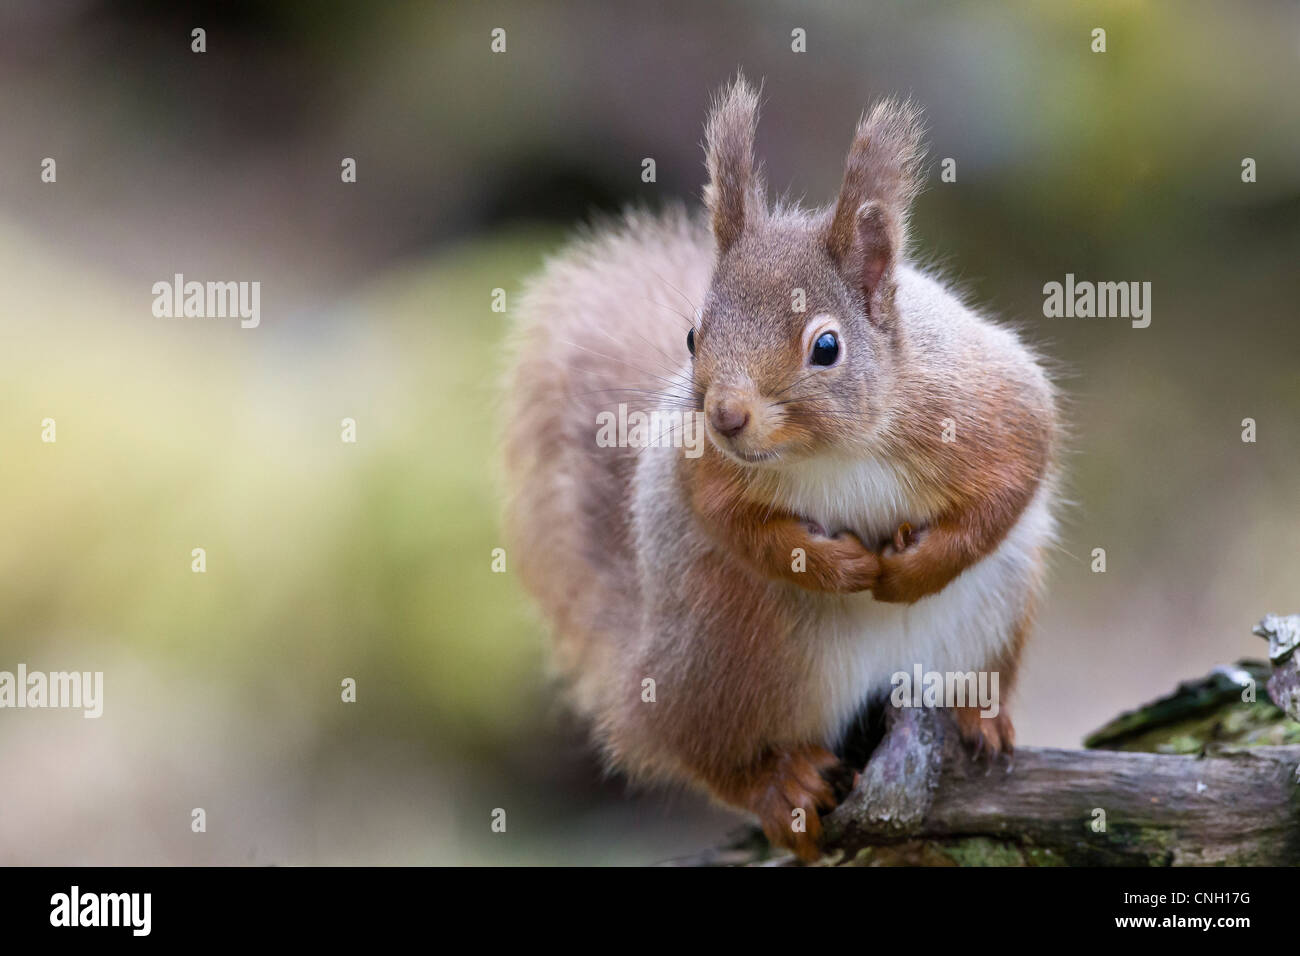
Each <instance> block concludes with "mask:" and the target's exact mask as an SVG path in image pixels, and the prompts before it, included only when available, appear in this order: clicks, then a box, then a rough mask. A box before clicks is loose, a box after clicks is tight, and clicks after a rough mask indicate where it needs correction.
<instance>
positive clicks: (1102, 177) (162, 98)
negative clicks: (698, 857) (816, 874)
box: [0, 0, 1300, 864]
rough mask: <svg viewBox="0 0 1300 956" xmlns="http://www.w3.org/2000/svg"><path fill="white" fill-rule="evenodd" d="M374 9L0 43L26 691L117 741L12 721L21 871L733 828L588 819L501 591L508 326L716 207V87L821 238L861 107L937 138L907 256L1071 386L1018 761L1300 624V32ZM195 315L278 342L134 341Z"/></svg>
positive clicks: (668, 842)
mask: <svg viewBox="0 0 1300 956" xmlns="http://www.w3.org/2000/svg"><path fill="white" fill-rule="evenodd" d="M378 6H380V7H381V9H372V8H370V7H368V6H365V5H359V4H343V3H314V2H307V0H300V2H286V3H253V2H231V3H221V4H217V3H212V4H200V5H198V6H197V7H196V8H194V12H182V11H180V10H179V9H178V8H175V7H174V6H173V5H172V4H167V3H163V2H161V0H157V2H142V0H136V2H130V3H110V2H86V0H62V2H39V0H15V2H12V3H9V4H6V6H5V10H4V11H3V13H0V19H2V20H3V24H2V28H0V128H3V129H4V131H5V133H4V135H3V137H0V476H3V482H4V494H3V496H0V529H2V531H3V533H0V670H10V671H12V670H14V669H16V666H17V664H18V663H19V662H24V663H26V664H27V666H28V667H29V668H31V669H41V670H60V669H75V670H102V671H104V674H105V704H104V707H105V710H104V716H103V717H102V718H100V719H99V720H86V719H83V718H82V716H81V714H80V713H79V712H75V711H52V710H46V711H13V710H0V774H2V775H3V779H4V786H3V787H0V862H3V863H110V864H127V863H255V864H264V863H286V864H307V863H502V862H509V863H560V864H568V863H580V862H601V863H607V862H649V861H653V860H658V859H663V858H665V857H669V856H672V855H674V854H680V853H684V852H687V851H689V850H691V849H693V848H696V847H698V846H700V845H702V844H703V843H704V842H706V841H709V840H712V839H715V838H716V837H717V836H718V835H720V834H721V833H723V832H725V831H726V830H727V829H728V828H729V827H730V826H732V825H734V823H735V822H736V818H734V817H732V816H731V815H729V814H727V813H724V812H722V811H720V810H715V809H711V808H708V807H706V806H704V805H703V804H702V803H701V801H699V800H698V799H696V798H694V797H689V796H681V795H677V796H674V795H664V794H641V795H628V794H626V793H625V792H624V788H623V787H622V785H621V784H620V783H619V782H618V781H617V780H605V779H603V778H602V775H601V772H600V768H599V766H598V764H597V763H596V762H595V761H594V759H593V758H592V757H591V755H590V754H589V753H588V750H587V747H586V745H585V742H584V739H583V736H582V733H581V730H580V728H577V727H575V726H574V725H573V723H572V721H571V720H569V719H568V718H566V717H565V716H564V709H563V707H562V705H561V703H560V702H559V701H557V699H556V695H555V693H554V690H553V687H552V686H551V684H550V683H549V680H548V678H547V676H546V669H545V668H546V665H545V635H544V632H543V630H542V628H541V626H540V624H539V622H538V621H537V619H536V618H535V616H534V615H533V614H532V612H531V611H530V609H529V607H528V605H527V603H526V601H525V600H524V599H523V597H522V595H521V593H520V592H519V589H518V586H517V582H515V581H514V580H512V578H511V576H510V575H509V574H505V575H494V574H492V573H490V571H489V563H490V554H491V549H492V548H494V547H496V546H498V545H499V544H500V539H499V531H498V521H497V517H498V495H497V491H496V485H495V480H496V474H495V469H496V467H497V466H496V458H497V456H496V451H495V446H496V431H497V429H498V424H499V423H498V420H497V413H496V408H497V401H498V390H497V378H498V372H499V369H500V367H501V364H502V361H503V356H502V353H501V341H502V337H503V334H504V330H505V322H506V319H507V317H503V316H501V315H499V314H496V313H493V312H492V311H491V310H490V308H489V306H490V295H491V290H492V289H493V288H495V287H502V288H505V289H506V290H507V292H508V294H509V295H510V296H513V294H514V293H515V292H517V291H518V289H519V288H520V286H521V284H522V282H523V281H524V280H525V278H526V277H527V276H528V275H529V274H530V273H531V272H533V271H534V270H536V269H537V268H538V267H539V265H540V263H541V261H542V258H543V256H544V255H546V254H547V253H548V252H551V251H553V250H555V249H556V248H557V247H558V245H559V244H560V243H562V242H563V241H564V237H565V235H566V233H567V231H568V230H569V229H570V228H571V227H572V226H573V225H575V224H577V223H578V222H580V221H582V220H583V219H584V218H585V217H586V216H587V215H588V214H590V213H591V212H592V211H599V210H615V209H617V208H619V207H620V206H622V205H624V204H626V203H644V204H648V205H651V206H656V205H659V204H662V203H664V202H667V201H669V200H672V199H675V198H685V199H687V200H690V201H694V199H695V197H697V196H698V190H699V187H700V185H701V182H702V177H703V169H702V162H701V156H700V151H699V141H700V139H701V124H702V121H703V117H704V113H705V109H706V106H707V102H708V98H709V96H710V94H711V93H712V91H713V90H714V89H716V87H717V86H718V85H719V84H720V83H721V82H723V80H725V79H726V78H727V77H728V76H729V75H731V74H732V73H734V71H735V69H736V68H737V67H738V66H741V67H743V68H744V69H745V71H746V72H747V73H748V74H749V75H750V76H751V77H754V78H761V79H763V80H764V82H765V86H764V96H765V113H764V120H763V123H762V126H761V129H760V133H759V150H760V152H761V154H762V156H763V158H764V160H765V162H766V164H767V170H768V178H769V181H770V182H771V183H772V185H773V186H774V187H775V188H776V189H777V190H778V191H779V190H788V191H789V192H790V193H791V194H792V195H795V196H799V195H805V196H807V197H808V199H809V201H810V202H820V201H823V200H824V199H827V198H829V197H830V196H831V195H832V193H833V190H834V188H835V186H836V184H837V182H838V179H839V175H840V170H841V163H842V161H843V155H844V151H845V149H846V148H847V145H848V140H849V136H850V133H851V131H852V128H853V124H854V122H855V121H856V119H857V116H858V113H859V111H860V110H861V109H862V107H863V106H864V105H866V104H867V103H868V102H869V101H871V100H872V99H873V98H875V97H876V96H879V95H882V94H885V93H894V92H898V93H910V94H912V95H913V96H915V97H916V98H917V99H918V100H919V101H920V102H921V103H922V104H923V105H924V106H925V107H926V108H927V115H928V119H929V123H930V125H931V136H930V144H931V158H932V161H935V162H937V161H938V160H939V159H942V158H944V157H954V158H956V160H957V164H958V167H957V168H958V180H957V182H956V183H952V184H942V183H939V182H938V179H937V171H936V175H935V176H934V177H933V178H932V179H933V181H932V185H931V187H930V189H929V191H928V192H927V193H926V194H925V195H924V196H923V198H922V199H921V201H920V204H919V206H918V209H917V213H916V216H915V226H914V232H915V235H916V238H917V241H918V247H919V249H920V251H921V254H922V255H923V256H924V257H925V258H927V259H929V260H932V261H934V262H936V263H939V264H941V265H942V266H943V268H944V269H945V270H946V271H947V273H948V274H950V275H951V276H953V277H954V278H955V279H957V280H958V281H960V282H961V283H962V284H963V285H965V286H966V287H967V288H968V289H969V290H970V293H971V295H972V297H973V298H974V299H975V301H977V302H979V303H980V304H982V305H983V306H985V307H987V308H989V309H991V310H994V311H996V312H997V313H998V314H1000V315H1002V316H1005V317H1007V318H1008V319H1010V320H1013V321H1015V322H1017V323H1018V324H1020V325H1021V327H1022V328H1024V330H1025V333H1026V335H1027V336H1028V337H1029V338H1030V339H1032V340H1033V341H1034V342H1036V343H1038V344H1039V345H1040V346H1041V347H1042V349H1043V350H1044V351H1045V352H1046V353H1047V354H1048V355H1050V356H1051V357H1052V359H1053V360H1054V361H1055V362H1056V363H1057V365H1058V366H1059V367H1060V370H1061V381H1062V384H1063V386H1064V388H1065V389H1066V391H1067V393H1068V395H1069V400H1070V411H1069V414H1070V418H1071V421H1072V426H1073V439H1072V450H1071V457H1070V461H1069V471H1070V475H1071V489H1070V490H1071V496H1072V499H1073V502H1074V504H1073V505H1072V507H1071V510H1070V512H1069V514H1068V515H1067V524H1066V528H1065V533H1064V536H1063V540H1062V547H1061V551H1060V553H1059V555H1058V557H1057V560H1056V562H1055V569H1054V573H1053V578H1052V587H1051V592H1050V597H1049V599H1048V601H1047V603H1046V606H1045V608H1044V613H1043V615H1042V621H1041V625H1040V627H1039V629H1038V635H1037V638H1036V640H1035V641H1034V643H1033V644H1032V645H1031V649H1030V651H1029V656H1028V660H1027V665H1026V672H1025V675H1024V678H1023V681H1022V695H1021V698H1020V702H1019V704H1018V706H1017V711H1018V720H1017V726H1018V729H1019V732H1020V734H1021V739H1022V741H1023V742H1025V743H1031V744H1058V745H1076V744H1077V743H1078V741H1079V739H1080V737H1081V736H1082V735H1083V734H1084V733H1085V732H1086V731H1088V730H1089V729H1091V728H1093V727H1095V726H1096V725H1098V724H1100V723H1102V722H1103V721H1105V720H1106V719H1107V718H1109V717H1110V716H1112V715H1113V714H1114V713H1115V712H1116V711H1117V710H1119V709H1122V708H1124V707H1127V706H1131V705H1133V704H1136V703H1138V702H1140V701H1142V700H1145V699H1147V698H1149V697H1151V696H1154V695H1156V694H1159V693H1162V692H1164V691H1165V690H1167V689H1169V688H1171V687H1172V686H1173V685H1174V684H1175V683H1176V682H1177V681H1178V680H1179V679H1182V678H1187V677H1192V676H1196V675H1199V674H1201V673H1203V672H1205V671H1206V670H1208V669H1209V668H1211V667H1213V666H1215V665H1217V664H1220V663H1224V662H1227V661H1231V660H1233V659H1235V658H1237V657H1240V656H1243V655H1253V656H1262V651H1263V649H1264V648H1263V643H1262V642H1261V641H1259V640H1258V639H1257V638H1253V637H1251V636H1250V626H1251V624H1252V623H1253V622H1254V621H1256V620H1257V619H1258V618H1260V617H1261V616H1262V615H1263V614H1264V613H1265V612H1267V611H1278V612H1292V611H1296V610H1297V603H1298V602H1297V587H1296V584H1297V580H1300V554H1298V553H1297V540H1300V537H1298V535H1297V532H1298V531H1300V508H1298V507H1297V506H1298V504H1300V500H1298V499H1300V495H1298V494H1297V492H1300V471H1297V461H1298V460H1300V456H1298V455H1297V450H1298V449H1300V381H1298V378H1297V361H1296V360H1297V352H1298V351H1300V329H1298V328H1297V323H1296V305H1295V304H1296V302H1297V293H1298V292H1300V282H1298V281H1297V275H1300V271H1298V270H1297V269H1296V263H1297V261H1300V124H1298V123H1297V118H1298V116H1297V113H1298V112H1300V101H1297V98H1296V96H1295V90H1296V88H1297V77H1298V75H1300V9H1298V8H1296V7H1295V6H1293V5H1290V4H1281V3H1263V2H1261V3H1242V4H1226V3H1201V2H1173V0H1169V2H1165V3H1158V2H1157V3H1144V4H1131V3H1118V2H1116V3H1101V4H1086V5H1085V4H1040V3H1030V2H1028V0H1026V2H1021V3H1011V4H1003V5H998V6H997V7H990V5H987V4H976V3H970V4H965V3H930V4H916V3H912V4H905V3H897V4H893V3H891V4H867V3H861V4H859V3H814V4H806V3H794V2H789V3H780V2H770V0H769V2H741V0H732V2H722V3H717V4H710V5H704V4H697V3H689V2H686V0H672V2H667V3H660V4H645V5H640V6H637V7H631V6H627V7H625V6H623V5H612V4H601V3H597V2H595V0H591V2H566V3H564V4H559V5H542V4H529V3H525V2H522V0H519V2H495V3H488V2H481V3H471V2H468V0H452V2H438V3H404V4H401V3H399V4H392V5H387V4H385V5H378ZM196 26H201V27H203V28H205V29H206V31H207V49H208V52H206V53H204V54H194V53H192V52H190V30H191V29H192V28H194V27H196ZM494 27H503V28H505V29H506V30H507V37H508V41H507V52H506V53H505V54H504V55H496V56H494V55H493V54H492V53H491V52H490V50H489V33H490V30H491V29H492V28H494ZM795 27H802V28H804V29H805V30H806V31H807V36H808V52H807V53H803V54H795V53H792V52H791V50H790V31H791V30H792V29H793V28H795ZM1094 27H1103V28H1105V29H1106V31H1107V46H1108V49H1107V52H1106V53H1104V54H1094V53H1092V52H1090V49H1089V46H1090V31H1091V30H1092V29H1093V28H1094ZM646 156H652V157H654V158H655V160H656V164H657V171H658V182H656V183H654V184H645V183H642V182H641V179H640V172H641V159H642V158H643V157H646ZM45 157H53V158H55V160H56V162H57V175H58V179H57V182H56V183H53V184H48V183H42V182H41V180H40V164H41V161H42V159H43V158H45ZM343 157H355V158H356V160H357V164H358V181H357V182H356V183H355V184H347V185H345V184H343V183H341V182H340V177H339V164H340V161H341V159H342V158H343ZM1243 157H1252V158H1254V159H1255V160H1256V162H1257V164H1258V182H1256V183H1253V184H1245V183H1243V182H1242V181H1241V175H1240V171H1241V161H1242V159H1243ZM177 272H182V273H185V274H186V276H187V277H190V278H195V279H200V280H206V279H221V280H227V279H229V280H257V281H260V282H261V283H262V298H261V308H262V321H261V325H260V327H259V328H257V329H250V330H242V329H240V328H239V325H238V321H237V320H221V319H212V320H209V319H159V318H155V317H154V316H153V314H152V312H151V304H152V301H153V295H152V293H151V286H152V284H153V283H154V282H157V281H160V280H163V281H169V280H170V279H171V277H172V275H173V274H174V273H177ZM1067 272H1072V273H1074V274H1075V275H1076V276H1078V277H1079V278H1081V279H1084V278H1086V279H1092V280H1114V281H1119V280H1132V281H1150V282H1151V283H1152V285H1153V318H1152V324H1151V326H1150V328H1147V329H1142V330H1136V329H1132V328H1130V327H1129V325H1128V323H1127V322H1125V321H1123V320H1118V319H1106V320H1102V319H1093V320H1082V319H1074V320H1070V319H1045V318H1043V317H1042V286H1043V284H1044V283H1045V282H1049V281H1060V280H1061V279H1062V278H1063V277H1064V275H1065V274H1066V273H1067ZM344 417H352V418H355V419H356V421H357V423H358V424H357V428H358V441H357V443H356V444H344V443H342V442H341V441H340V438H339V432H340V428H339V422H340V420H341V419H342V418H344ZM1246 417H1251V418H1254V419H1255V420H1256V421H1257V423H1258V441H1257V443H1255V444H1244V443H1243V442H1242V441H1241V439H1240V432H1241V424H1240V423H1241V420H1242V419H1243V418H1246ZM45 418H53V419H55V420H56V422H57V435H58V440H57V442H56V443H54V444H46V443H42V442H41V440H40V435H41V422H42V420H43V419H45ZM195 547H203V548H205V549H206V551H207V563H208V570H207V573H206V574H202V575H200V574H194V573H192V572H191V570H190V561H191V558H190V553H191V549H193V548H195ZM1094 547H1104V548H1105V549H1106V551H1107V556H1108V571H1107V573H1106V574H1093V573H1091V572H1090V570H1089V555H1090V552H1091V550H1092V549H1093V548H1094ZM344 677H352V678H355V679H356V681H357V685H358V700H357V703H355V704H343V703H342V702H341V701H340V699H339V683H340V681H341V680H342V679H343V678H344ZM195 807H202V808H204V809H205V810H206V811H207V818H208V822H207V832H206V833H204V834H193V833H191V831H190V813H191V810H192V808H195ZM497 807H501V808H504V809H505V810H506V812H507V819H508V830H507V832H506V833H505V834H493V833H491V832H490V829H489V823H490V819H491V813H492V810H493V809H494V808H497Z"/></svg>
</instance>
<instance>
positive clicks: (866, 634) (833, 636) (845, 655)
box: [780, 460, 1054, 742]
mask: <svg viewBox="0 0 1300 956" xmlns="http://www.w3.org/2000/svg"><path fill="white" fill-rule="evenodd" d="M839 464H840V467H834V468H826V469H822V468H820V467H810V468H807V469H800V470H799V471H798V472H792V473H790V474H787V475H785V476H783V481H782V482H781V489H780V496H781V498H782V499H783V503H784V504H785V505H786V506H787V507H788V508H790V509H791V510H792V511H794V512H795V513H796V514H803V515H807V516H809V517H811V518H813V519H814V520H816V521H818V522H820V523H822V524H823V525H824V526H825V527H826V528H827V530H830V531H834V530H838V529H841V528H849V529H852V530H854V531H856V532H857V533H858V534H860V535H862V536H863V537H864V540H868V542H869V543H870V541H874V540H878V539H883V538H885V537H888V536H889V535H890V534H891V533H892V532H893V530H894V529H895V528H896V527H897V526H898V524H899V522H901V521H910V522H912V523H913V524H917V525H919V524H922V523H924V521H925V520H926V518H927V517H928V515H927V514H926V512H925V506H924V504H923V503H922V502H920V501H919V500H917V499H916V498H914V497H913V496H912V494H911V493H910V487H909V486H910V482H909V481H908V479H907V476H906V475H905V474H903V473H901V472H900V470H898V469H897V468H895V467H893V466H891V465H889V464H887V463H884V462H879V461H873V460H864V461H862V462H859V463H854V464H853V466H852V467H847V468H846V467H843V463H839ZM1051 495H1052V493H1051V490H1050V488H1049V486H1048V485H1047V484H1046V483H1045V484H1044V485H1043V486H1042V487H1040V489H1039V491H1038V493H1037V494H1036V495H1035V497H1034V499H1033V500H1032V501H1031V502H1030V504H1029V506H1028V507H1027V508H1026V509H1025V511H1024V512H1023V513H1022V514H1021V515H1020V518H1019V519H1018V520H1017V522H1016V524H1015V525H1014V526H1013V527H1012V529H1011V531H1010V532H1009V533H1008V535H1007V537H1006V538H1004V539H1003V541H1002V543H1001V544H1000V545H999V546H998V548H997V549H996V550H994V551H993V552H992V553H991V554H989V555H988V556H987V557H985V558H984V559H982V560H981V561H979V562H978V563H977V564H975V565H973V566H971V567H970V568H968V569H967V570H966V571H965V572H963V573H962V574H961V575H959V576H958V577H957V578H956V579H955V580H954V581H953V582H952V583H950V584H949V585H948V586H947V587H946V588H944V589H943V590H942V591H940V592H939V593H938V594H934V595H931V596H930V597H927V598H923V599H922V600H920V601H917V602H916V603H915V604H911V605H904V604H886V603H884V602H880V601H876V600H875V599H874V598H872V597H871V595H870V594H866V593H864V594H855V595H849V596H846V597H825V598H822V597H819V598H818V599H816V600H815V601H813V602H812V622H811V624H810V628H809V633H807V634H806V639H807V641H808V650H809V652H810V654H811V655H812V657H813V660H814V664H813V667H812V668H811V669H810V674H809V679H810V682H811V686H809V687H808V688H807V693H806V695H805V700H806V701H807V704H808V706H807V707H806V708H805V709H804V712H803V713H802V715H801V717H802V720H801V723H802V724H803V726H802V727H801V728H800V729H801V731H802V732H804V733H809V734H814V735H817V736H820V737H823V738H824V739H826V740H827V741H828V742H834V741H836V740H837V739H838V738H839V736H840V735H841V734H842V733H843V731H844V730H845V728H846V726H847V724H848V723H849V721H851V720H852V719H853V717H854V716H855V714H856V713H857V712H858V709H859V708H860V707H861V706H862V704H863V703H864V702H865V700H866V699H867V697H869V696H870V695H871V694H873V693H876V692H881V691H885V690H888V689H889V687H890V677H891V676H892V675H893V674H895V673H896V672H898V671H906V672H908V673H911V671H912V669H913V667H914V666H915V665H917V664H919V665H921V667H922V669H923V670H925V671H940V672H947V671H961V672H965V671H972V670H980V669H982V668H984V667H986V666H988V665H989V664H990V663H991V661H992V660H993V659H994V658H995V657H996V656H997V654H998V652H999V651H1000V650H1001V649H1002V648H1003V647H1004V646H1005V645H1006V644H1007V642H1008V641H1009V640H1010V639H1011V637H1012V636H1013V634H1014V633H1015V629H1016V627H1017V626H1018V625H1019V623H1020V621H1021V619H1022V617H1023V616H1024V613H1025V610H1026V605H1027V602H1028V599H1029V597H1030V594H1031V591H1032V589H1033V587H1034V586H1035V582H1036V580H1037V578H1038V575H1037V567H1038V564H1039V562H1040V561H1041V556H1040V555H1041V551H1042V550H1043V548H1044V547H1045V546H1046V545H1047V544H1048V543H1049V542H1050V541H1051V539H1052V535H1053V532H1054V522H1053V516H1052V508H1051Z"/></svg>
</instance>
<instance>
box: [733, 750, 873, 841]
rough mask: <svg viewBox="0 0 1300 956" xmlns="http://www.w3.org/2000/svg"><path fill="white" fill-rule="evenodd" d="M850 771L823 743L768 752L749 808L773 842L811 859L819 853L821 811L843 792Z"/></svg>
mask: <svg viewBox="0 0 1300 956" xmlns="http://www.w3.org/2000/svg"><path fill="white" fill-rule="evenodd" d="M849 777H850V774H849V772H848V770H847V768H846V767H845V766H844V764H843V763H842V762H841V761H840V760H839V758H838V757H836V756H835V755H834V754H832V753H831V752H830V751H828V750H826V749H824V748H822V747H806V748H802V749H798V750H781V751H777V752H775V753H773V754H771V755H770V756H769V757H768V759H767V760H766V761H765V762H764V766H763V768H762V770H761V771H760V772H759V774H758V776H757V777H756V779H755V780H754V783H753V785H752V786H751V788H750V793H749V800H748V804H749V809H750V810H751V811H752V812H753V813H754V814H755V816H757V817H758V821H759V823H760V824H761V825H762V827H763V833H764V834H766V835H767V839H768V842H770V843H771V844H772V845H773V846H780V847H785V848H786V849H789V850H793V851H794V853H795V855H796V856H798V857H799V859H801V860H804V861H805V862H809V861H812V860H816V859H817V858H818V857H819V856H821V838H822V821H821V814H822V813H823V812H824V811H830V810H832V809H834V808H835V806H836V805H837V804H838V802H839V801H838V797H839V796H842V795H843V792H844V790H845V789H846V784H847V783H848V782H849Z"/></svg>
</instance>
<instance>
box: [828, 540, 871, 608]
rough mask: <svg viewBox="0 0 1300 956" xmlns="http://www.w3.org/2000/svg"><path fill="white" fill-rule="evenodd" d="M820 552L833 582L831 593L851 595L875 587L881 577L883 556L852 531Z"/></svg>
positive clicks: (831, 583)
mask: <svg viewBox="0 0 1300 956" xmlns="http://www.w3.org/2000/svg"><path fill="white" fill-rule="evenodd" d="M819 550H820V551H821V556H822V558H823V563H824V566H825V569H826V573H827V576H828V578H829V582H828V583H829V584H830V587H829V588H828V590H831V591H837V592H842V593H847V592H854V591H869V590H871V589H872V588H873V587H875V585H876V579H877V578H878V577H879V576H880V555H878V554H876V552H874V551H872V550H871V549H869V548H868V547H867V546H866V545H865V544H863V543H862V541H861V539H860V538H858V536H857V535H855V534H854V533H853V532H852V531H841V532H840V533H839V534H837V535H835V536H834V537H830V538H827V539H825V541H823V542H821V547H820V549H819Z"/></svg>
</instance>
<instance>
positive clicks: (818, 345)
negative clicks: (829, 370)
mask: <svg viewBox="0 0 1300 956" xmlns="http://www.w3.org/2000/svg"><path fill="white" fill-rule="evenodd" d="M839 357H840V339H839V336H838V335H836V334H835V333H834V332H823V333H822V334H821V335H819V336H817V341H816V342H814V343H813V347H812V363H813V364H814V365H834V364H835V360H836V359H837V358H839Z"/></svg>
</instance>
